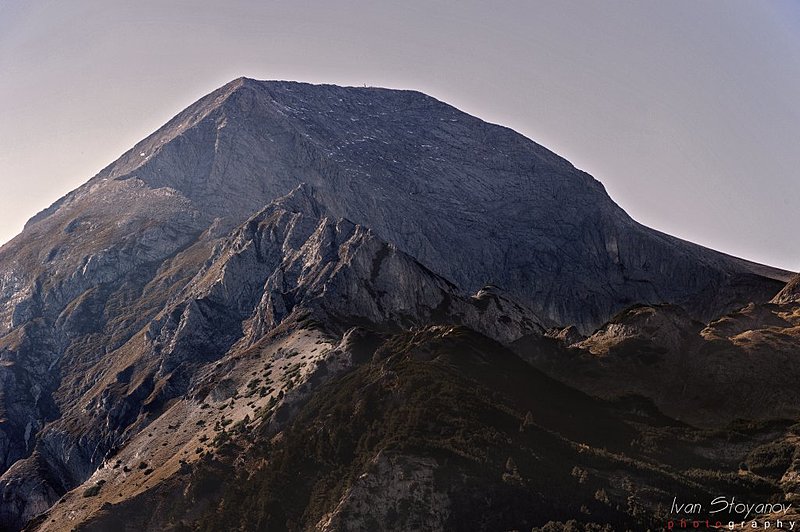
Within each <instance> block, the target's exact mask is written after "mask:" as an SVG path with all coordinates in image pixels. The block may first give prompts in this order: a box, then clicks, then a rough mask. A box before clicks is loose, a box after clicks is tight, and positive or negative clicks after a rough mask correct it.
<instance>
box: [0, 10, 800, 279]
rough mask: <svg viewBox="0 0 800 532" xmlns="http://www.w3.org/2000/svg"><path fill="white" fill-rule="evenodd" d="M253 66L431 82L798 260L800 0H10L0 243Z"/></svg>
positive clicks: (615, 191) (687, 234) (632, 185)
mask: <svg viewBox="0 0 800 532" xmlns="http://www.w3.org/2000/svg"><path fill="white" fill-rule="evenodd" d="M242 75H245V76H248V77H253V78H257V79H293V80H300V81H310V82H326V83H337V84H348V85H363V84H365V83H366V84H368V85H377V86H386V87H395V88H413V89H417V90H421V91H423V92H426V93H428V94H430V95H432V96H435V97H437V98H439V99H442V100H445V101H447V102H449V103H451V104H454V105H455V106H457V107H459V108H461V109H462V110H464V111H467V112H469V113H471V114H474V115H477V116H479V117H481V118H483V119H485V120H489V121H491V122H496V123H500V124H503V125H507V126H510V127H512V128H514V129H516V130H517V131H519V132H521V133H523V134H525V135H527V136H529V137H531V138H532V139H534V140H536V141H537V142H539V143H541V144H544V145H545V146H547V147H549V148H550V149H552V150H554V151H556V152H557V153H559V154H560V155H562V156H564V157H566V158H567V159H569V160H570V161H572V162H573V163H574V164H575V165H576V166H578V167H579V168H582V169H584V170H586V171H588V172H589V173H591V174H592V175H594V176H595V177H596V178H598V179H599V180H600V181H602V182H603V184H604V185H605V186H606V188H607V189H608V191H609V193H610V194H611V196H612V197H613V198H614V199H615V200H616V201H617V202H618V203H619V204H620V205H621V206H622V207H623V208H625V209H626V210H627V211H628V212H629V213H630V214H631V215H632V216H633V217H634V218H636V219H637V220H639V221H640V222H642V223H644V224H646V225H649V226H651V227H654V228H656V229H660V230H662V231H666V232H668V233H672V234H674V235H676V236H680V237H682V238H686V239H688V240H692V241H694V242H698V243H701V244H704V245H707V246H709V247H712V248H715V249H719V250H721V251H725V252H728V253H732V254H735V255H739V256H743V257H747V258H750V259H754V260H758V261H761V262H765V263H769V264H772V265H776V266H782V267H784V268H787V269H792V270H798V269H800V241H799V240H798V238H797V234H798V228H797V222H798V218H800V216H799V215H798V211H800V143H799V142H798V141H800V100H798V97H800V2H798V1H797V0H786V1H766V0H764V1H752V0H717V1H711V0H704V1H697V0H685V1H680V0H670V1H661V0H660V1H650V2H647V1H624V2H623V1H609V0H604V1H597V0H585V1H567V0H552V1H539V0H537V1H525V2H523V1H509V2H500V1H493V2H488V1H487V2H473V1H465V0H453V1H445V0H439V1H430V0H429V1H427V2H422V1H416V0H405V1H404V2H392V3H389V2H376V1H374V0H373V1H334V0H327V1H316V2H314V1H303V0H294V1H291V2H289V1H287V2H270V1H260V2H256V1H232V0H226V1H224V2H222V1H218V2H210V1H197V0H192V1H188V0H187V1H168V0H137V1H134V2H132V1H129V0H125V1H122V0H97V1H89V0H70V1H68V2H67V1H49V2H48V1H34V0H0V186H1V187H2V188H0V242H3V241H6V240H8V239H9V238H11V237H12V236H13V235H15V234H16V233H18V232H19V231H20V229H21V228H22V225H23V223H24V222H25V220H26V219H27V218H29V217H30V216H31V215H33V214H34V213H36V212H37V211H39V210H41V209H42V208H44V207H46V206H47V205H49V204H50V203H51V202H53V201H54V200H56V199H57V198H58V197H60V196H61V195H63V194H64V193H66V192H68V191H69V190H71V189H73V188H75V187H76V186H78V185H80V184H81V183H82V182H84V181H86V180H87V179H88V178H90V177H91V176H92V175H94V174H95V173H97V171H99V170H100V169H101V168H102V167H104V166H105V165H106V164H108V163H110V162H111V161H113V160H114V159H116V158H117V157H118V156H119V155H121V154H122V152H124V151H125V150H127V149H128V148H130V147H131V146H132V145H133V144H134V143H135V142H137V141H138V140H140V139H141V138H143V137H145V136H146V135H148V134H149V133H151V132H152V131H154V130H155V129H157V128H158V127H159V126H161V125H162V124H163V123H164V122H166V121H167V120H168V119H169V118H171V117H172V116H173V115H175V114H177V112H178V111H180V110H181V109H183V108H184V107H186V106H187V105H188V104H190V103H191V102H193V101H194V100H196V99H197V98H199V97H200V96H202V95H204V94H205V93H207V92H210V91H211V90H213V89H214V88H216V87H218V86H220V85H222V84H224V83H226V82H227V81H230V80H231V79H233V78H236V77H238V76H242Z"/></svg>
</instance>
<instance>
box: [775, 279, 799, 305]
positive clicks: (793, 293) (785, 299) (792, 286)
mask: <svg viewBox="0 0 800 532" xmlns="http://www.w3.org/2000/svg"><path fill="white" fill-rule="evenodd" d="M772 302H773V303H798V302H800V275H797V276H795V277H794V278H793V279H792V280H791V281H789V282H788V283H787V284H786V286H785V287H784V288H783V290H781V291H780V292H779V293H778V295H776V296H775V298H774V299H773V300H772Z"/></svg>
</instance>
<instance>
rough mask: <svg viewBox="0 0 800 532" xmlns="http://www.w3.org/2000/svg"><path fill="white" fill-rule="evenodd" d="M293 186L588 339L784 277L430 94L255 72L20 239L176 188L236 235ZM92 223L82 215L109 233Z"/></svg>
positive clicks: (766, 288)
mask: <svg viewBox="0 0 800 532" xmlns="http://www.w3.org/2000/svg"><path fill="white" fill-rule="evenodd" d="M300 183H308V184H309V185H311V186H312V187H314V189H315V190H317V193H318V194H319V196H320V199H321V200H322V202H323V203H325V204H326V205H328V206H329V207H330V208H331V209H332V210H333V212H332V214H333V215H335V216H336V217H341V218H346V219H349V220H352V221H353V222H354V223H358V224H361V225H363V226H365V227H369V228H370V229H371V230H372V231H374V232H375V233H376V234H377V235H379V236H380V237H381V238H382V239H384V240H386V241H387V242H390V243H392V244H395V245H396V246H397V247H398V248H399V249H401V250H403V251H405V252H406V253H408V254H410V255H412V256H414V257H415V258H416V259H417V260H419V261H420V262H421V263H423V264H424V265H425V266H427V267H428V268H430V269H431V270H433V271H435V272H437V273H439V274H440V275H443V276H444V277H446V278H448V279H450V280H451V281H453V282H455V283H456V284H457V285H458V286H460V287H462V288H463V289H465V290H468V291H472V292H474V291H476V290H478V289H479V288H480V287H482V286H484V285H486V284H495V285H498V286H500V287H501V288H504V289H505V290H507V291H509V293H511V294H512V295H514V296H515V297H516V298H517V299H519V300H521V301H523V302H524V303H526V304H527V305H528V306H531V307H532V308H533V309H534V310H536V311H537V312H538V313H539V314H541V315H543V316H546V317H548V318H550V319H552V320H554V321H555V322H557V323H559V324H564V325H567V324H577V325H579V326H580V327H581V328H583V329H584V332H589V330H591V329H592V328H594V327H596V326H598V325H600V324H601V323H603V322H604V321H605V320H606V319H608V318H609V317H610V316H611V315H613V314H614V313H615V312H617V311H619V310H621V309H622V308H624V307H626V306H628V305H630V304H633V303H681V304H684V305H685V306H688V307H689V310H694V311H696V314H697V316H698V317H701V318H704V319H709V318H712V317H715V316H717V315H719V314H721V313H722V312H723V311H726V310H733V309H734V308H736V306H737V305H738V306H741V305H742V304H746V303H747V302H749V301H750V300H753V299H759V300H762V301H766V300H768V299H769V298H771V297H772V296H773V295H774V294H775V293H776V292H777V291H778V290H779V289H780V287H781V286H782V283H781V282H771V281H770V280H771V279H778V280H780V281H786V280H788V274H787V273H786V272H782V271H778V270H774V269H769V268H765V267H762V266H759V265H755V264H752V263H748V262H746V261H742V260H739V259H735V258H732V257H728V256H725V255H722V254H720V253H715V252H712V251H709V250H707V249H704V248H701V247H699V246H696V245H693V244H690V243H687V242H683V241H680V240H677V239H675V238H672V237H670V236H668V235H665V234H662V233H658V232H656V231H652V230H650V229H647V228H645V227H643V226H641V225H639V224H637V223H636V222H634V221H633V220H631V219H630V217H628V216H627V215H626V214H625V213H624V212H623V211H622V210H621V209H620V208H619V207H618V206H617V205H616V204H614V202H613V201H612V200H611V199H610V198H609V197H608V195H607V194H606V193H605V190H604V189H603V187H602V185H601V184H600V183H599V182H597V181H596V180H594V179H593V178H592V177H591V176H589V175H588V174H586V173H584V172H581V171H580V170H577V169H576V168H574V167H573V166H572V165H571V164H569V163H568V162H567V161H565V160H564V159H562V158H560V157H558V156H557V155H555V154H553V153H552V152H550V151H548V150H546V149H545V148H543V147H541V146H539V145H537V144H535V143H534V142H531V141H530V140H528V139H526V138H524V137H522V136H521V135H519V134H517V133H515V132H513V131H511V130H509V129H506V128H503V127H500V126H496V125H492V124H487V123H485V122H482V121H481V120H479V119H477V118H474V117H472V116H469V115H467V114H465V113H462V112H460V111H458V110H457V109H454V108H453V107H450V106H448V105H446V104H444V103H442V102H439V101H437V100H435V99H433V98H430V97H428V96H426V95H424V94H420V93H417V92H411V91H393V90H385V89H370V88H352V87H351V88H342V87H336V86H314V85H307V84H301V83H290V82H256V81H253V80H248V79H239V80H236V81H234V82H232V83H230V84H228V85H226V86H225V87H223V88H221V89H219V90H218V91H216V92H214V93H212V94H210V95H209V96H207V97H205V98H203V99H201V100H200V101H198V102H197V103H196V104H194V105H192V106H191V107H189V108H188V109H187V110H185V111H184V112H182V113H181V114H179V115H178V116H176V117H175V118H174V119H173V120H171V121H170V122H169V123H168V124H166V125H165V126H164V127H163V128H161V129H160V130H159V131H157V132H156V133H154V134H153V135H151V136H150V137H148V138H147V139H145V140H143V141H142V142H140V143H139V144H137V145H136V146H135V147H134V148H133V149H132V150H131V151H129V152H128V153H126V154H125V155H123V156H122V157H121V158H120V159H119V160H118V161H116V162H114V163H113V164H111V165H110V166H109V167H108V168H106V169H105V170H103V171H102V172H100V174H98V175H97V176H96V177H95V178H93V179H92V180H91V181H90V182H89V183H87V185H85V186H84V187H82V188H81V189H78V190H77V191H76V192H74V193H72V194H70V195H68V196H66V197H65V198H64V199H62V200H60V201H59V202H57V203H56V204H55V205H53V206H52V207H50V208H49V209H48V210H46V211H45V212H43V213H42V214H40V215H39V216H37V217H36V218H34V220H33V221H32V222H31V223H30V225H29V229H30V231H28V234H30V235H31V236H28V237H27V239H26V238H25V237H24V236H23V237H22V240H29V239H30V238H31V237H32V234H33V233H34V232H35V231H37V229H35V228H37V227H39V229H38V231H41V230H42V229H44V227H50V226H52V224H53V220H63V221H64V222H67V221H71V219H72V218H73V217H74V214H73V215H70V213H71V212H72V213H74V212H76V211H78V210H80V211H83V210H84V209H83V206H84V205H89V204H92V205H98V204H102V203H103V202H105V201H108V202H109V203H113V204H114V205H115V206H119V205H125V203H124V202H126V201H127V200H128V198H132V197H134V196H136V195H139V196H146V195H154V196H157V195H163V194H174V195H176V196H177V198H179V200H180V201H183V202H186V204H187V206H186V207H184V208H183V209H181V210H180V212H184V213H195V216H198V217H199V218H200V220H199V221H198V225H197V226H198V227H200V228H201V229H205V227H206V224H207V223H208V221H209V219H210V218H214V217H219V218H222V219H224V224H223V225H224V226H225V227H227V228H231V227H234V226H235V225H237V224H238V223H240V222H241V221H243V220H245V219H246V218H248V217H249V216H250V215H251V214H252V213H253V212H255V211H256V210H258V209H259V208H261V207H262V206H263V205H265V204H267V203H269V202H270V201H272V200H273V199H275V198H277V197H279V196H281V195H283V194H286V193H287V192H288V191H290V190H292V189H293V188H295V187H296V186H297V185H299V184H300ZM112 194H114V195H116V196H119V198H120V199H116V198H114V199H112V198H110V197H109V196H110V195H112ZM142 199H143V200H144V198H142ZM177 201H178V200H177V199H176V202H177ZM91 219H92V218H91V217H89V218H85V219H84V220H86V221H84V222H80V221H79V222H75V223H94V224H95V225H96V226H99V227H106V224H104V223H103V220H102V219H97V220H95V221H94V222H91V221H88V220H91ZM48 251H49V250H48ZM7 254H8V253H7Z"/></svg>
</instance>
